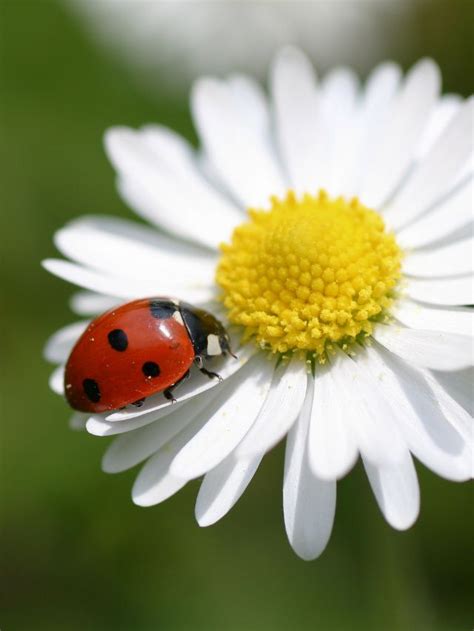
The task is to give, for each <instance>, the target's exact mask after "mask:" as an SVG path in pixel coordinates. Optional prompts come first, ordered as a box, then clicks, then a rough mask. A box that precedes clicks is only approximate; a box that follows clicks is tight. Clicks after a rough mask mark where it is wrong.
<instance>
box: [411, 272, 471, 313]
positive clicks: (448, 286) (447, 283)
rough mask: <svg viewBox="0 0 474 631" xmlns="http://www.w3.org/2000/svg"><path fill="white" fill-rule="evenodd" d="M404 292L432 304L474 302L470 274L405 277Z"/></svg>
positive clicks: (465, 303) (468, 303)
mask: <svg viewBox="0 0 474 631" xmlns="http://www.w3.org/2000/svg"><path fill="white" fill-rule="evenodd" d="M404 292H405V294H406V295H407V296H410V298H413V299H414V300H419V301H420V302H428V303H431V304H433V305H448V306H449V305H452V306H457V305H460V306H462V305H470V304H473V303H474V282H473V278H472V276H463V277H461V278H442V279H439V280H433V279H430V280H421V279H417V278H410V279H407V278H406V279H405V281H404Z"/></svg>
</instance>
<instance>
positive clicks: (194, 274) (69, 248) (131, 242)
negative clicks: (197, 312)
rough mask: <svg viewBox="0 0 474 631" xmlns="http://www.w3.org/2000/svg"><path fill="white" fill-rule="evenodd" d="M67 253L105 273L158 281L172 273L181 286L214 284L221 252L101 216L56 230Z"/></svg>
mask: <svg viewBox="0 0 474 631" xmlns="http://www.w3.org/2000/svg"><path fill="white" fill-rule="evenodd" d="M55 243H56V246H57V248H58V249H59V250H60V251H61V252H62V253H63V254H64V255H65V256H67V257H68V258H70V259H72V260H73V261H75V262H76V263H82V264H83V265H84V266H86V267H90V268H94V269H96V270H99V271H102V272H104V273H105V274H110V275H112V276H116V277H119V278H123V279H127V280H132V281H136V280H137V279H140V281H142V280H146V281H151V282H152V283H153V284H154V285H156V284H157V282H159V281H160V279H164V280H165V282H166V283H167V284H168V285H169V279H170V277H171V278H172V280H173V283H176V286H177V287H183V288H186V287H189V288H193V287H200V286H202V287H205V288H208V287H209V286H211V285H213V283H214V274H215V266H216V263H217V257H216V256H215V255H214V254H210V253H208V252H206V251H205V250H203V249H201V248H194V247H192V246H187V245H185V244H182V243H179V242H177V241H176V240H175V239H172V238H170V237H167V236H164V235H161V234H159V233H158V232H157V231H156V230H151V229H150V228H146V227H144V226H143V227H142V226H140V225H138V224H136V223H133V222H131V221H124V220H111V219H108V220H104V219H102V218H97V217H86V218H81V219H79V220H77V221H73V222H71V223H70V224H68V225H67V226H65V227H64V228H62V230H59V231H58V232H57V233H56V234H55Z"/></svg>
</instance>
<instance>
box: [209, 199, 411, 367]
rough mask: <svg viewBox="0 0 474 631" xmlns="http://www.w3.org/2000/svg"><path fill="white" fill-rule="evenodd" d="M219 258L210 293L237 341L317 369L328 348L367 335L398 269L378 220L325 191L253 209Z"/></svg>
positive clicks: (391, 242)
mask: <svg viewBox="0 0 474 631" xmlns="http://www.w3.org/2000/svg"><path fill="white" fill-rule="evenodd" d="M221 250H222V256H221V259H220V261H219V265H218V268H217V275H216V279H217V283H218V284H219V286H220V287H221V289H222V291H223V297H222V298H223V302H224V305H225V307H226V308H227V312H228V319H229V321H230V322H232V323H234V324H237V325H241V326H243V327H244V328H245V334H244V338H245V339H249V338H253V339H255V341H256V342H257V344H258V345H259V346H261V347H262V348H269V349H271V350H272V351H273V352H276V353H287V352H295V351H305V352H306V353H312V354H313V356H315V357H317V358H318V359H319V361H324V360H325V354H326V351H327V350H328V345H330V343H331V342H337V343H340V344H341V345H343V346H344V345H345V344H349V343H350V342H352V341H354V340H355V339H356V338H357V337H358V336H360V335H369V334H370V333H371V332H372V327H373V322H374V321H379V320H380V319H382V318H383V317H384V316H385V315H386V313H387V310H388V309H389V308H390V305H391V303H392V301H393V289H394V287H395V285H396V283H397V281H398V279H399V277H400V268H401V259H402V251H401V250H400V248H399V247H398V245H397V243H396V241H395V238H394V236H393V235H392V234H389V233H387V232H386V231H385V225H384V222H383V220H382V218H381V216H380V215H379V214H378V213H376V212H375V211H373V210H370V209H369V208H366V207H365V206H363V205H362V204H361V203H360V202H359V200H357V199H353V200H351V201H347V200H345V199H343V198H342V197H339V198H337V199H330V198H329V197H328V196H327V194H326V193H325V192H324V191H322V192H320V193H319V195H318V196H316V197H315V196H312V195H307V194H306V195H304V196H303V197H302V198H300V199H298V198H297V197H296V196H295V194H294V193H293V192H292V191H290V192H289V193H288V194H287V197H286V199H283V200H280V199H277V198H273V199H272V206H271V209H270V210H269V211H266V210H260V209H251V210H250V211H249V221H247V222H246V223H243V224H241V225H240V226H238V227H237V228H236V229H235V230H234V233H233V235H232V239H231V243H230V244H224V245H222V246H221Z"/></svg>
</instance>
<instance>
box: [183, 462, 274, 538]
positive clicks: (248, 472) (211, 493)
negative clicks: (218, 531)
mask: <svg viewBox="0 0 474 631" xmlns="http://www.w3.org/2000/svg"><path fill="white" fill-rule="evenodd" d="M261 460H262V454H260V455H259V456H254V457H253V458H248V459H247V458H236V457H235V455H234V454H230V455H229V456H227V458H226V459H225V460H224V461H223V462H221V463H220V464H219V465H217V467H216V468H215V469H212V471H209V473H207V474H206V475H205V476H204V480H203V481H202V484H201V488H200V489H199V493H198V496H197V500H196V508H195V514H196V520H197V522H198V524H199V525H200V526H211V525H212V524H215V523H216V521H219V519H221V518H222V517H224V515H226V514H227V513H228V512H229V511H230V509H231V508H232V507H233V506H234V504H235V503H236V502H237V501H238V500H239V498H240V497H241V495H242V494H243V492H244V491H245V489H246V488H247V486H248V485H249V484H250V481H251V480H252V478H253V476H254V474H255V472H256V471H257V469H258V465H259V464H260V461H261Z"/></svg>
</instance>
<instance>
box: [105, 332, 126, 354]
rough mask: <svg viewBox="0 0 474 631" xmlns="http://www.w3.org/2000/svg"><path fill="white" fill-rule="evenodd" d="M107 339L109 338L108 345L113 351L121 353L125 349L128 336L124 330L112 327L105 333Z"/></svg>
mask: <svg viewBox="0 0 474 631" xmlns="http://www.w3.org/2000/svg"><path fill="white" fill-rule="evenodd" d="M107 339H108V340H109V344H110V346H111V347H112V348H113V349H114V351H119V352H120V353H122V352H123V351H126V350H127V346H128V337H127V334H126V333H125V331H123V330H122V329H114V330H113V331H110V333H109V334H108V335H107Z"/></svg>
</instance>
